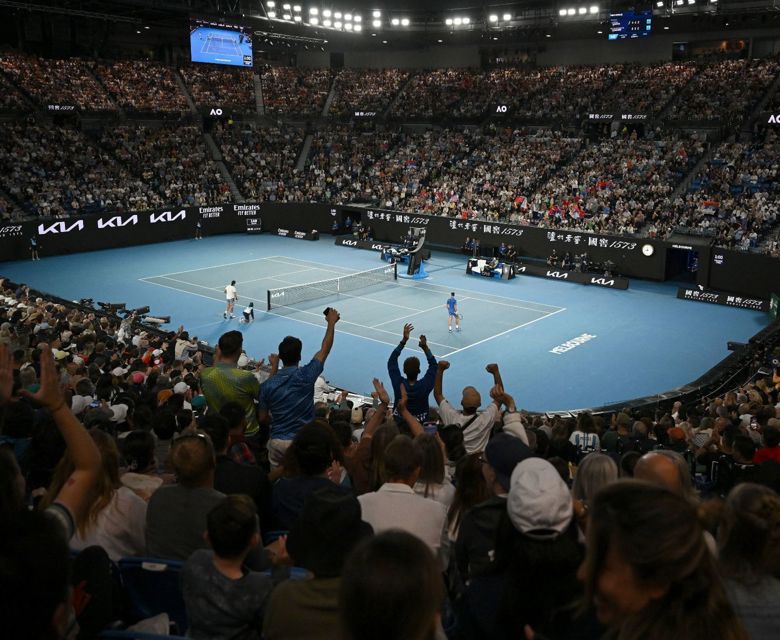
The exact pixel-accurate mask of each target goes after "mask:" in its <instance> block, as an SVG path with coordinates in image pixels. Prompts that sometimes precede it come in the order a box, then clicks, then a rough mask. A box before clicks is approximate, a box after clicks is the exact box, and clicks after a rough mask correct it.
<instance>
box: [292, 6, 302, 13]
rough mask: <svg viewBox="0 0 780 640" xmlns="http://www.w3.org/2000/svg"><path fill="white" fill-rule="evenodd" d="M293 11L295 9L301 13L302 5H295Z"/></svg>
mask: <svg viewBox="0 0 780 640" xmlns="http://www.w3.org/2000/svg"><path fill="white" fill-rule="evenodd" d="M293 11H295V13H300V12H301V5H299V4H296V5H293Z"/></svg>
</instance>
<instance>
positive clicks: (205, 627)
mask: <svg viewBox="0 0 780 640" xmlns="http://www.w3.org/2000/svg"><path fill="white" fill-rule="evenodd" d="M206 523H207V525H206V526H207V528H206V535H207V536H208V542H209V545H210V546H211V549H198V550H197V551H195V552H194V553H193V554H192V555H191V556H190V557H189V559H188V560H187V562H186V563H185V565H184V569H183V570H182V594H183V596H184V604H185V605H186V608H187V620H188V622H189V628H188V629H187V634H188V637H190V638H202V639H204V640H205V639H207V638H208V639H210V638H237V639H238V638H240V639H242V640H249V639H252V638H255V639H258V640H259V638H260V637H261V634H260V630H261V629H262V626H263V616H264V613H265V611H266V608H267V605H268V600H269V597H270V595H271V590H272V589H273V583H272V581H271V578H270V577H268V576H266V575H264V574H261V573H257V572H254V571H248V570H247V569H245V568H244V566H243V564H244V560H246V557H247V555H248V554H249V552H250V551H251V550H252V549H254V548H255V547H257V546H258V545H259V544H260V530H259V528H258V524H257V511H256V510H255V505H254V503H253V502H252V500H251V499H250V498H249V497H247V496H243V495H233V496H228V497H226V498H224V499H222V500H221V501H220V502H218V503H217V504H216V505H215V506H214V507H212V508H211V510H210V511H209V512H208V515H207V516H206Z"/></svg>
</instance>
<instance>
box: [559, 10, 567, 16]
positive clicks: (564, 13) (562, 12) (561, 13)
mask: <svg viewBox="0 0 780 640" xmlns="http://www.w3.org/2000/svg"><path fill="white" fill-rule="evenodd" d="M558 15H559V16H561V17H563V16H565V15H566V9H558Z"/></svg>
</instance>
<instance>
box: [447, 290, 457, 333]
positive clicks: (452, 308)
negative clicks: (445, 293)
mask: <svg viewBox="0 0 780 640" xmlns="http://www.w3.org/2000/svg"><path fill="white" fill-rule="evenodd" d="M446 306H447V311H448V312H449V318H448V319H447V327H448V328H449V331H450V333H452V319H453V318H454V319H455V330H456V331H460V316H459V315H458V301H457V300H456V299H455V292H454V291H453V292H452V293H450V297H449V298H448V299H447V305H446Z"/></svg>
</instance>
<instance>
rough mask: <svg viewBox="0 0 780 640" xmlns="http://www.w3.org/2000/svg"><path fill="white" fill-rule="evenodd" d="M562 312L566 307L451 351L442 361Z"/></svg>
mask: <svg viewBox="0 0 780 640" xmlns="http://www.w3.org/2000/svg"><path fill="white" fill-rule="evenodd" d="M561 311H566V307H563V308H561V309H558V311H553V312H552V313H548V314H547V315H545V316H541V317H539V318H536V320H529V321H528V322H524V323H523V324H519V325H517V326H516V327H512V328H511V329H507V330H506V331H502V332H501V333H497V334H496V335H494V336H490V337H489V338H484V339H482V340H479V341H478V342H475V343H473V344H469V345H466V346H465V347H461V348H460V349H455V351H450V352H449V353H447V354H445V355H443V356H441V359H444V358H449V357H450V356H453V355H455V354H456V353H460V352H461V351H465V350H466V349H471V347H476V346H477V345H478V344H482V343H483V342H487V341H488V340H492V339H493V338H498V337H499V336H503V335H505V334H507V333H511V332H512V331H515V330H517V329H522V328H523V327H527V326H528V325H529V324H533V323H534V322H539V320H544V319H545V318H549V317H550V316H554V315H555V314H556V313H560V312H561Z"/></svg>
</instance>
